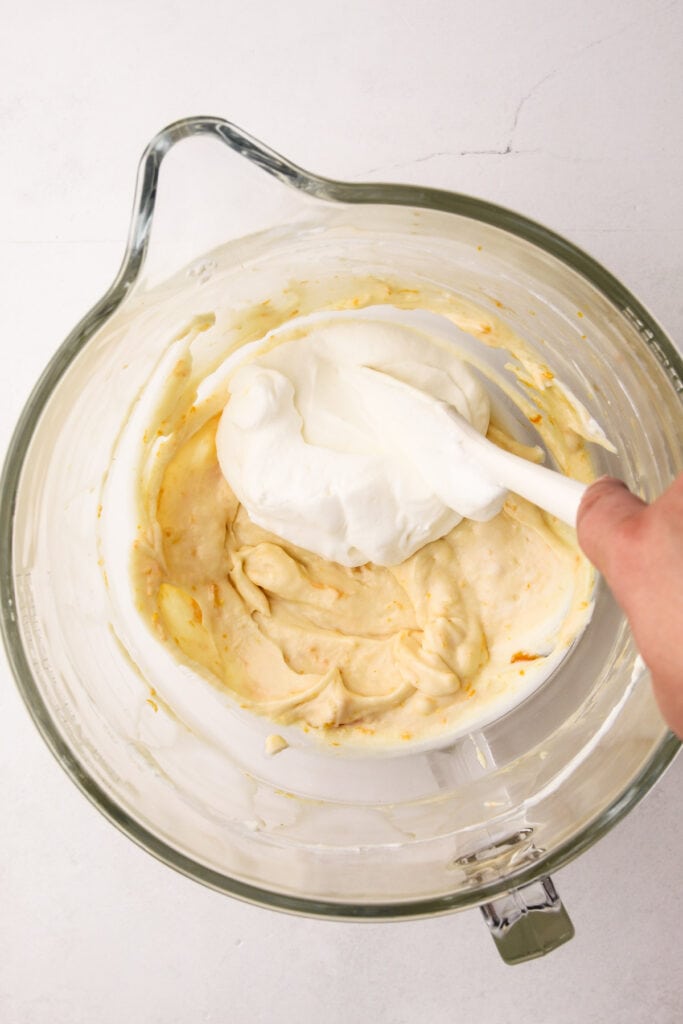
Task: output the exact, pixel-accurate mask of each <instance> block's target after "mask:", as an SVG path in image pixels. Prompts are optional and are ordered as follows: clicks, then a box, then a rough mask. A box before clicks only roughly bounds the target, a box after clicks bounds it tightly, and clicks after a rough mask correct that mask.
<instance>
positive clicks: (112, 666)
mask: <svg viewBox="0 0 683 1024" xmlns="http://www.w3.org/2000/svg"><path fill="white" fill-rule="evenodd" d="M189 138H192V139H193V141H192V143H191V144H189V143H186V144H184V145H183V146H180V147H176V146H175V144H176V143H177V142H178V141H179V140H181V139H189ZM216 141H218V142H220V143H223V144H224V145H223V146H217V145H216ZM162 161H163V162H164V168H163V173H162V176H161V182H162V185H163V187H162V188H161V189H160V191H159V193H158V194H157V184H158V181H159V171H160V166H161V164H162ZM218 245H221V246H222V248H221V260H223V261H224V262H225V261H226V260H227V261H228V262H229V264H230V268H231V269H230V276H229V286H226V285H225V283H223V284H222V285H221V293H220V295H218V294H216V286H215V280H214V278H213V270H214V268H215V254H214V255H212V253H211V251H209V250H211V247H212V246H218ZM294 266H296V267H297V272H298V273H304V272H307V273H308V275H309V276H310V277H311V278H315V279H316V280H319V281H320V282H321V286H322V289H323V291H324V286H325V282H326V281H332V280H333V279H335V275H338V277H337V278H336V279H339V278H340V277H343V276H344V275H347V276H348V275H354V274H367V273H368V272H370V273H372V274H374V275H375V276H376V277H379V278H382V277H383V276H387V275H390V276H392V277H397V276H399V277H402V278H403V279H406V280H408V279H412V280H413V281H418V282H419V281H423V282H424V281H430V282H432V283H436V284H437V285H438V286H439V287H441V288H443V289H445V290H449V291H451V292H453V293H455V294H458V295H460V296H463V297H465V298H467V299H469V300H471V301H472V302H474V303H475V304H476V305H478V306H479V307H480V308H481V309H484V310H489V311H491V312H492V313H495V314H498V315H500V316H502V317H503V319H504V320H506V321H507V322H508V323H509V324H510V325H511V326H512V327H513V328H514V329H515V330H516V331H517V332H518V333H520V334H521V335H522V336H523V337H524V338H525V339H526V340H527V341H528V343H529V344H530V345H531V346H533V347H534V349H535V351H536V352H537V353H538V354H539V355H540V356H541V358H542V359H543V360H544V361H546V362H547V363H549V365H550V366H552V367H553V369H554V370H555V372H556V373H557V375H558V376H559V377H560V378H561V379H562V380H563V381H564V382H565V383H566V384H567V385H568V386H569V387H570V388H571V389H572V390H573V391H574V393H575V394H576V395H577V396H578V398H579V399H580V400H581V401H582V402H584V404H585V405H586V406H587V407H588V409H589V411H590V412H591V413H592V415H594V416H595V418H596V419H597V420H598V421H599V422H600V423H601V425H602V426H603V428H604V429H605V431H606V432H607V434H608V436H609V437H610V438H611V440H612V441H613V442H614V444H615V446H616V449H617V452H616V454H615V455H612V454H610V453H608V452H602V451H601V452H600V453H599V455H598V456H597V469H598V470H599V471H601V472H610V473H614V474H617V475H619V476H621V477H622V478H623V479H624V480H625V481H626V482H627V483H628V485H629V486H630V487H631V488H632V489H633V490H635V491H636V492H637V493H638V494H640V495H642V496H643V497H644V498H646V499H651V498H653V497H654V496H656V495H657V494H658V493H660V492H661V491H662V490H663V489H664V488H665V487H666V486H667V484H668V483H669V482H670V481H671V480H672V479H673V478H674V476H675V475H676V473H677V472H679V471H680V470H681V469H683V450H682V448H681V444H680V438H681V432H682V430H683V408H682V405H681V396H682V395H683V381H682V377H683V365H682V363H681V359H680V357H679V355H678V354H677V352H676V350H675V349H674V347H673V345H672V344H671V342H670V341H669V340H668V339H667V338H666V336H665V335H664V333H663V332H662V330H661V329H660V328H659V326H658V325H657V324H656V323H655V321H654V320H653V319H652V317H651V316H650V314H649V313H647V312H646V311H645V310H644V309H643V308H642V306H641V305H640V304H639V303H638V302H637V300H636V299H634V298H633V296H632V295H630V294H629V292H628V291H626V289H625V288H624V287H623V286H622V285H620V284H619V282H618V281H616V280H615V279H614V278H613V277H611V276H610V275H609V274H608V273H607V272H606V271H605V270H604V269H603V268H602V267H601V266H599V265H598V264H597V263H595V262H594V261H593V260H592V259H590V258H589V257H588V256H586V255H585V254H583V253H582V252H580V251H579V250H577V249H576V248H575V247H574V246H572V245H571V244H569V243H568V242H566V241H564V240H563V239H561V238H559V237H558V236H556V235H554V234H552V233H551V232H549V231H547V230H546V229H545V228H543V227H541V226H539V225H538V224H535V223H533V222H531V221H528V220H526V219H525V218H523V217H520V216H519V215H518V214H515V213H512V212H510V211H508V210H505V209H501V208H500V207H496V206H493V205H491V204H489V203H486V202H482V201H480V200H476V199H472V198H468V197H466V196H461V195H457V194H454V193H450V192H442V191H434V190H430V189H422V188H413V187H407V186H402V185H379V184H348V183H343V182H339V181H331V180H327V179H323V178H320V177H316V176H315V175H311V174H308V173H307V172H305V171H303V170H301V168H299V167H297V166H295V165H294V164H292V163H290V162H289V161H287V160H285V159H283V158H282V157H280V156H278V155H277V154H275V153H273V152H272V151H271V150H269V149H267V148H266V147H265V146H263V145H261V144H260V143H258V142H257V141H255V140H254V139H252V138H250V137H249V136H248V135H246V134H245V133H244V132H242V131H240V130H239V129H237V128H235V127H234V126H233V125H231V124H229V123H228V122H226V121H223V120H220V119H217V118H208V117H207V118H194V119H187V120H184V121H180V122H178V123H176V124H174V125H171V126H170V127H169V128H167V129H165V130H164V131H162V132H161V133H160V134H159V135H157V136H156V137H155V138H154V139H153V140H152V142H151V143H150V145H149V146H148V147H147V149H146V151H145V153H144V156H143V159H142V162H141V166H140V172H139V177H138V185H137V193H136V198H135V209H134V214H133V221H132V227H131V232H130V238H129V242H128V246H127V250H126V253H125V257H124V260H123V264H122V267H121V269H120V271H119V274H118V276H117V278H116V280H115V281H114V283H113V285H112V286H111V288H110V289H109V291H108V292H107V293H106V295H104V296H103V298H102V299H101V300H100V301H99V302H98V303H97V305H96V306H95V307H94V308H93V309H92V310H91V311H90V312H89V313H88V314H87V315H86V316H85V318H84V319H83V320H82V321H81V323H80V324H79V325H78V326H77V327H76V328H75V329H74V331H73V332H72V333H71V335H70V336H69V337H68V338H67V339H66V341H65V342H64V344H63V345H62V347H61V348H60V349H59V351H58V352H57V354H56V355H55V356H54V358H53V359H52V361H51V362H50V364H49V366H48V367H47V369H46V370H45V372H44V374H43V376H42V377H41V379H40V380H39V382H38V384H37V385H36V388H35V390H34V392H33V394H32V396H31V398H30V400H29V402H28V404H27V406H26V408H25V409H24V412H23V414H22V416H21V419H20V421H19V424H18V426H17V429H16V432H15V434H14V437H13V439H12V442H11V445H10V448H9V453H8V456H7V460H6V464H5V468H4V476H3V481H2V506H1V513H0V544H1V553H2V565H3V573H2V609H3V618H2V622H3V633H4V638H5V643H6V645H7V650H8V653H9V658H10V661H11V664H12V667H13V670H14V673H15V675H16V679H17V682H18V685H19V688H20V690H21V693H22V696H23V697H24V700H25V701H26V704H27V706H28V708H29V711H30V713H31V714H32V716H33V718H34V720H35V722H36V724H37V726H38V728H39V729H40V731H41V733H42V735H43V737H44V739H45V740H46V742H47V743H48V745H49V746H50V747H51V749H52V750H53V752H54V753H55V755H56V757H57V759H58V760H59V761H60V763H61V764H62V765H63V766H64V767H65V769H66V770H67V771H68V772H69V774H70V775H71V777H72V779H73V780H74V782H75V783H76V784H77V785H78V786H79V787H80V788H81V789H82V790H83V792H84V793H85V794H86V795H87V796H88V797H89V798H90V799H91V800H92V802H93V803H94V804H95V805H96V806H97V807H98V808H99V809H100V810H101V811H102V813H104V814H105V815H106V816H107V817H108V818H109V819H110V820H111V821H112V822H114V823H115V824H116V825H117V826H118V827H119V828H121V829H122V830H123V831H124V832H125V833H126V834H127V835H128V836H130V838H131V839H133V840H135V841H136V842H137V843H139V844H140V845H141V846H143V847H144V848H146V849H147V850H149V851H150V852H151V853H153V854H154V855H155V856H157V857H158V858H159V859H161V860H163V861H164V862H165V863H167V864H169V865H171V866H172V867H174V868H176V869H177V870H179V871H182V872H184V873H185V874H187V875H189V876H190V877H192V878H195V879H197V880H198V881H201V882H204V883H205V884H207V885H210V886H213V887H214V888H216V889H218V890H221V891H222V892H226V893H229V894H231V895H233V896H237V897H239V898H242V899H245V900H249V901H252V902H254V903H258V904H261V905H263V906H266V907H272V908H277V909H282V910H289V911H293V912H298V913H306V914H313V915H319V916H321V917H332V918H355V919H359V918H360V919H379V918H385V919H386V918H389V919H393V918H407V917H412V916H419V915H430V914H437V913H442V912H446V911H451V910H457V909H461V908H465V907H471V906H474V905H477V904H479V905H482V906H483V909H484V914H485V917H486V919H487V921H488V923H489V925H490V927H491V929H492V932H493V934H494V938H495V939H496V942H497V943H498V945H499V948H500V950H501V953H502V955H503V956H504V957H505V958H506V959H507V960H508V961H510V962H514V961H517V960H522V959H526V958H529V957H531V956H536V955H539V954H540V953H542V952H546V951H547V950H548V949H551V948H553V947H554V946H556V945H558V944H559V943H560V942H562V941H564V940H566V939H567V938H569V937H571V934H572V926H571V922H570V921H569V918H568V916H567V914H566V912H565V911H564V909H563V907H562V905H561V903H560V901H559V898H558V896H557V893H556V892H555V889H554V887H553V885H552V882H551V880H550V878H549V877H548V873H549V872H550V871H551V870H553V869H554V868H556V867H559V866H560V865H562V864H564V863H566V862H567V861H568V860H569V859H570V858H572V857H575V856H576V855H577V854H579V853H580V852H581V851H582V850H584V849H586V848H587V847H588V846H590V845H591V844H592V843H593V842H595V840H596V839H598V838H599V837H600V836H601V835H603V834H604V833H605V832H606V831H607V830H608V829H609V828H610V827H611V826H612V825H613V824H614V823H615V822H616V821H618V820H619V819H620V818H621V817H622V816H623V815H624V814H626V813H627V812H628V811H629V810H630V809H631V808H632V807H633V806H634V805H635V804H636V803H637V802H638V800H639V799H641V797H642V796H643V795H644V794H645V793H646V792H647V791H648V789H649V788H650V787H651V786H652V785H653V783H654V782H655V781H656V780H657V778H658V777H659V776H660V775H661V773H662V772H663V771H664V769H665V768H666V766H667V765H668V764H669V762H670V761H671V759H672V758H673V757H674V754H675V753H676V751H677V749H678V746H679V744H678V741H677V740H676V739H675V738H674V737H673V736H672V735H671V734H670V733H669V732H667V729H666V726H665V725H664V723H663V721H662V719H661V717H660V715H659V713H658V710H657V707H656V704H655V701H654V699H653V696H652V691H651V687H650V685H649V680H648V675H647V671H646V670H645V668H644V666H643V664H642V662H641V660H640V659H639V657H638V655H637V651H636V649H635V646H634V643H633V640H632V638H631V635H630V632H629V630H628V628H627V624H626V622H625V620H624V617H623V615H622V614H621V612H620V610H619V609H618V608H617V607H616V605H615V604H614V602H613V601H612V598H611V596H610V594H609V592H608V590H607V589H606V588H605V587H604V586H603V585H602V584H599V585H598V589H597V593H596V607H595V612H594V615H593V618H592V621H591V623H590V625H589V627H588V629H587V630H586V632H585V633H584V635H583V636H582V638H581V640H580V642H579V643H578V644H576V645H575V647H574V648H573V650H572V651H571V652H570V654H569V656H568V657H566V658H565V660H564V661H563V662H562V664H561V665H560V666H559V668H558V669H557V670H556V671H555V673H554V674H553V675H552V677H551V678H550V679H549V680H548V681H547V683H546V684H544V685H543V686H542V687H541V688H540V689H539V690H538V691H536V692H535V693H533V694H532V695H530V696H529V697H528V698H527V699H526V700H524V701H523V702H522V703H521V704H520V705H519V706H517V707H515V708H513V709H512V710H511V711H509V712H508V713H507V714H505V715H504V716H503V717H502V718H500V719H498V720H497V721H495V722H493V723H492V724H490V725H488V726H486V727H484V728H482V729H480V730H479V731H477V732H476V733H473V734H470V735H467V736H464V737H460V738H459V739H457V740H454V741H452V742H450V744H447V745H445V746H444V747H442V748H441V749H435V750H431V751H424V752H422V753H415V754H411V755H407V756H405V755H404V756H402V757H394V758H392V757H390V758H381V759H374V760H369V761H368V760H363V759H354V760H344V759H335V758H330V757H327V758H326V757H325V756H323V755H321V754H319V753H317V752H316V751H307V750H301V751H297V750H289V751H287V752H286V753H285V754H283V755H278V757H275V758H271V759H268V758H266V757H265V755H264V754H263V752H262V744H260V743H259V744H258V746H257V745H254V744H250V743H249V742H247V740H246V739H245V738H244V737H245V736H246V735H247V734H248V732H249V730H248V729H247V730H242V731H240V729H239V728H237V727H235V728H234V729H233V730H232V732H230V728H228V733H229V735H228V736H227V737H224V736H222V735H221V734H219V732H220V731H219V730H218V729H215V728H214V729H211V728H210V727H207V723H206V722H202V721H201V720H200V716H199V717H198V720H197V721H194V720H185V721H180V720H178V719H177V717H175V716H174V714H173V712H172V710H171V709H170V708H166V707H164V706H161V707H160V706H159V702H155V701H153V700H150V688H153V687H154V685H155V678H154V667H152V668H151V669H149V670H148V671H146V672H143V673H141V672H140V668H139V666H138V665H136V664H135V663H134V661H133V660H132V659H131V658H130V656H129V652H128V650H127V646H126V636H125V635H123V636H122V635H120V632H119V631H118V624H117V621H116V613H115V609H114V608H113V607H112V600H111V593H110V590H109V588H108V585H107V580H106V573H103V571H102V565H101V564H100V563H101V550H100V548H99V533H98V523H99V519H98V506H99V505H100V503H101V500H102V488H103V482H104V481H105V478H106V476H107V473H108V469H109V467H110V465H111V460H112V453H113V452H114V450H115V446H116V441H117V437H118V435H119V432H120V429H121V425H122V423H123V421H124V420H125V418H126V415H127V413H128V410H129V408H130V406H131V403H132V402H133V401H134V399H135V396H136V395H137V393H138V392H139V390H140V388H141V387H142V386H143V385H144V383H145V381H146V379H147V377H148V376H149V373H150V371H151V369H152V367H153V366H154V365H155V363H156V361H157V360H158V358H159V356H160V353H161V352H162V351H163V348H164V346H165V345H166V344H167V343H168V340H169V336H168V332H167V331H166V329H164V331H161V330H159V329H158V327H155V322H156V321H155V320H154V310H155V309H158V308H162V307H163V308H165V309H167V310H169V311H170V312H169V315H170V316H171V318H172V317H173V316H175V313H174V307H173V303H174V297H175V296H176V294H177V292H178V289H179V287H180V285H181V284H182V286H183V288H184V289H185V290H186V291H187V289H188V287H189V289H190V294H191V306H192V309H191V311H190V312H195V313H205V312H207V311H210V310H211V308H212V306H213V305H214V304H215V303H216V302H217V301H218V300H219V299H220V301H222V302H224V303H225V302H228V303H233V304H234V305H235V306H236V307H239V305H240V303H241V302H242V301H243V300H244V296H245V295H246V294H249V296H250V301H253V299H254V297H258V294H259V288H261V289H262V291H261V297H262V299H263V301H266V300H268V299H269V298H270V297H271V296H272V288H273V287H274V286H277V287H279V288H282V287H283V285H284V284H286V282H287V280H288V277H289V276H291V273H292V267H294ZM264 275H265V276H264ZM188 282H189V284H188ZM265 282H269V284H268V285H267V286H266V283H265ZM226 287H227V291H226ZM212 288H213V289H214V291H213V292H212ZM293 313H294V311H293ZM183 316H185V318H187V317H186V314H183ZM178 318H179V323H180V319H181V314H180V312H178ZM131 325H133V326H134V328H135V329H132V327H131ZM121 557H122V558H125V557H126V554H125V552H122V553H121ZM104 568H105V570H106V566H105V567H104ZM160 671H161V670H160ZM190 718H191V716H190ZM209 725H210V724H209Z"/></svg>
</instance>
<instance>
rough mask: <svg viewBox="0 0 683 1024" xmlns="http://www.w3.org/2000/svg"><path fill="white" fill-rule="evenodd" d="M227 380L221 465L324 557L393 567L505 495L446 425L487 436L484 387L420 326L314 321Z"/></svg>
mask: <svg viewBox="0 0 683 1024" xmlns="http://www.w3.org/2000/svg"><path fill="white" fill-rule="evenodd" d="M406 385H408V386H406ZM229 387H230V399H229V401H228V403H227V405H226V407H225V409H224V411H223V414H222V416H221V419H220V423H219V426H218V430H217V434H216V448H217V453H218V460H219V464H220V467H221V471H222V473H223V475H224V476H225V478H226V480H227V482H228V484H229V485H230V487H231V489H232V490H233V492H234V494H235V495H236V496H237V498H238V499H239V501H240V502H241V504H242V505H244V507H245V509H246V510H247V512H248V514H249V517H250V519H251V520H252V522H254V523H255V524H257V525H258V526H261V527H262V528H263V529H266V530H268V531H270V532H271V533H273V534H275V535H277V536H279V537H281V538H283V539H284V540H287V541H289V542H290V543H292V544H296V545H297V546H299V547H302V548H305V549H306V550H308V551H312V552H314V553H315V554H317V555H320V556H321V557H323V558H326V559H328V560H330V561H333V562H337V563H339V564H340V565H344V566H351V567H352V566H359V565H363V564H365V563H366V562H373V563H374V564H376V565H381V566H391V565H398V564H400V563H401V562H403V561H405V559H406V558H409V557H410V556H411V555H412V554H414V552H416V551H417V550H419V549H420V548H421V547H423V546H424V545H425V544H428V543H429V542H431V541H435V540H438V539H439V538H441V537H444V536H445V535H446V534H447V533H449V532H450V530H452V529H453V527H454V526H455V525H457V523H459V522H460V520H461V519H462V518H463V517H464V516H466V517H468V518H470V519H474V520H478V521H486V520H488V519H490V518H492V517H493V516H494V515H496V514H497V513H498V512H499V511H500V509H501V507H502V505H503V502H504V500H505V497H506V494H507V492H506V491H505V490H504V489H503V488H502V487H500V486H499V485H498V484H496V483H493V482H491V481H490V480H487V479H485V478H484V477H483V476H482V474H481V473H480V472H478V471H477V467H476V465H474V464H473V463H472V462H471V461H470V460H468V459H467V457H466V456H465V454H463V453H462V452H458V450H457V449H456V448H455V447H454V446H453V444H452V432H451V431H449V429H448V416H449V414H450V413H451V411H452V410H455V411H456V412H457V413H458V414H459V415H460V416H462V417H463V418H464V419H465V420H466V421H467V422H468V423H469V424H470V425H471V426H472V427H473V428H474V429H475V430H476V431H478V432H479V433H481V434H485V433H486V431H487V429H488V425H489V416H490V404H489V399H488V396H487V394H486V391H485V390H484V388H483V387H482V385H481V384H480V382H479V380H478V378H477V377H476V376H475V375H474V373H473V372H472V371H471V370H470V369H469V368H468V367H467V366H466V365H465V364H464V363H463V362H462V360H461V359H459V358H458V356H457V355H456V354H455V352H454V351H453V350H452V349H451V348H449V347H448V346H447V345H446V344H445V343H444V342H442V341H437V340H436V339H435V338H434V337H432V336H430V335H429V334H427V333H425V332H423V331H421V330H419V329H417V328H415V327H412V326H407V325H404V324H398V323H390V322H387V321H382V320H371V319H366V318H363V319H361V318H358V319H344V320H336V321H335V320H330V321H327V322H322V323H317V324H315V325H314V326H312V327H311V328H310V329H309V331H308V332H307V333H305V334H303V335H302V334H301V332H297V334H296V335H295V336H294V337H292V338H290V339H289V340H284V341H279V342H278V343H276V344H275V346H274V347H273V346H272V342H271V347H269V348H265V350H264V349H263V348H262V349H261V350H260V351H259V352H257V353H256V354H252V356H251V358H250V359H249V361H248V362H245V363H243V364H241V365H240V366H238V367H237V369H236V370H234V372H233V373H232V375H231V377H230V382H229ZM444 466H446V467H450V468H451V469H452V471H446V472H444Z"/></svg>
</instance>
